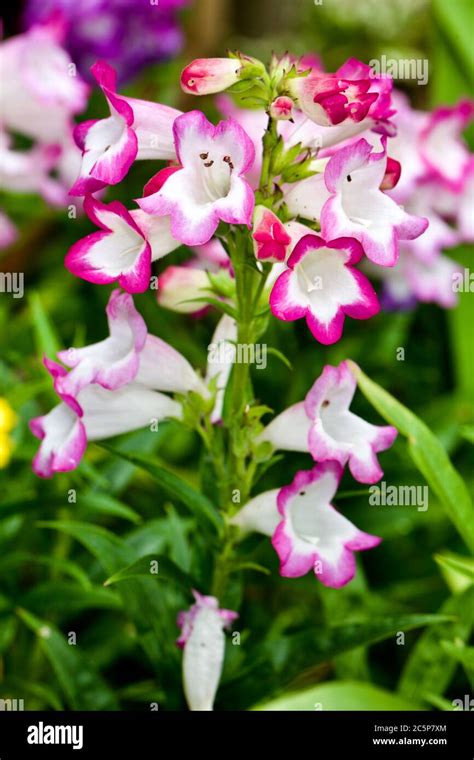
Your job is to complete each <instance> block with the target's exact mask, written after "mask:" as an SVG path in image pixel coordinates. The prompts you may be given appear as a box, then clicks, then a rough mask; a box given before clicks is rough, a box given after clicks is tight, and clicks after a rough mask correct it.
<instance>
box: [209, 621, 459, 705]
mask: <svg viewBox="0 0 474 760" xmlns="http://www.w3.org/2000/svg"><path fill="white" fill-rule="evenodd" d="M447 620H449V618H448V617H447V616H445V615H400V616H398V617H389V616H386V617H383V618H371V619H370V620H363V621H354V622H347V623H345V624H344V625H337V626H329V627H326V628H320V627H317V628H312V629H310V630H305V631H301V632H299V633H295V634H292V635H290V636H277V637H271V638H269V639H267V640H266V641H265V642H262V643H261V644H258V645H257V646H256V647H255V648H254V649H252V650H251V652H250V654H249V657H248V659H247V662H246V667H245V666H242V667H241V668H240V670H239V673H238V675H237V676H236V677H235V678H232V680H231V679H229V680H228V681H227V682H226V683H225V684H223V685H222V686H221V689H220V698H221V699H222V700H223V702H222V704H225V703H226V699H228V700H231V699H232V703H233V705H234V709H247V708H248V707H250V706H251V704H255V703H256V702H257V700H262V699H265V698H269V697H270V696H273V695H274V694H275V693H276V692H277V691H278V690H280V689H281V688H282V687H284V686H287V685H288V684H290V682H291V681H292V680H293V679H295V678H296V677H298V676H299V675H300V674H301V673H303V672H304V671H306V670H308V669H309V668H314V667H315V666H317V665H320V664H321V663H323V662H330V661H332V660H334V658H335V657H337V656H338V655H340V654H343V653H344V652H350V651H352V650H354V649H356V648H358V647H361V646H365V645H370V644H375V643H376V642H378V641H383V640H384V639H388V638H390V637H395V636H396V635H397V634H398V633H399V632H400V631H409V630H411V629H413V628H419V627H421V626H424V625H434V624H436V623H441V622H446V621H447ZM249 695H251V696H249ZM249 699H251V702H250V704H249V701H248V700H249Z"/></svg>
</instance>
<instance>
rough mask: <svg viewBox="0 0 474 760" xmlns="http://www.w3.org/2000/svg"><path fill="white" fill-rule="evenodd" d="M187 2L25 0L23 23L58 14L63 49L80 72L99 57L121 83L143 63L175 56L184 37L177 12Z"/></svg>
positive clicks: (30, 24)
mask: <svg viewBox="0 0 474 760" xmlns="http://www.w3.org/2000/svg"><path fill="white" fill-rule="evenodd" d="M189 3H190V0H83V1H82V2H80V3H78V2H76V0H43V2H42V3H41V4H39V3H38V2H36V0H27V3H26V9H25V13H24V16H23V22H24V27H25V28H26V29H28V28H30V27H31V26H32V25H34V24H37V23H39V22H44V21H45V20H47V19H48V18H49V17H50V16H51V15H52V14H55V13H59V14H61V15H62V17H63V18H64V22H65V24H66V28H67V32H66V41H65V47H66V48H67V49H68V51H69V52H70V54H71V56H72V58H73V60H74V61H75V63H76V65H77V66H78V68H79V70H80V72H81V74H83V75H84V76H85V77H86V78H89V79H90V74H89V68H90V66H91V65H92V64H93V63H94V61H95V60H97V59H98V58H104V59H105V60H107V61H108V63H110V64H112V65H113V66H114V67H115V68H116V69H117V72H118V77H119V80H120V81H121V82H124V81H126V80H128V79H131V78H132V77H133V76H134V75H135V74H137V73H138V72H139V71H140V70H141V69H142V68H143V67H144V66H146V65H147V64H150V63H156V62H157V61H162V60H164V59H167V58H171V57H173V56H174V55H176V54H177V53H178V52H179V51H180V50H181V46H182V41H183V35H182V31H181V28H180V26H179V23H178V19H177V13H176V12H177V10H178V9H179V8H182V7H183V6H185V5H188V4H189Z"/></svg>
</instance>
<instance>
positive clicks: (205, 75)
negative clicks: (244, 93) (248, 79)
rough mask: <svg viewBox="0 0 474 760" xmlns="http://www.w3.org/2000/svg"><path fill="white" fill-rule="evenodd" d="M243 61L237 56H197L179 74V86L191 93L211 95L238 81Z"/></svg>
mask: <svg viewBox="0 0 474 760" xmlns="http://www.w3.org/2000/svg"><path fill="white" fill-rule="evenodd" d="M242 67H243V63H242V61H241V60H240V59H238V58H197V59H196V60H194V61H191V63H190V64H188V66H186V68H185V69H183V72H182V74H181V87H182V89H183V90H184V92H188V93H190V94H191V95H211V94H212V93H214V92H222V90H227V88H228V87H231V86H232V85H233V84H235V83H236V82H238V81H239V77H240V72H241V70H242Z"/></svg>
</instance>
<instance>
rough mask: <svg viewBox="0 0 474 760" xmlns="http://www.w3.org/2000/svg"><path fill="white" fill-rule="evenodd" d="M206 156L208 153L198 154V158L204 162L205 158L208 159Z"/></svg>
mask: <svg viewBox="0 0 474 760" xmlns="http://www.w3.org/2000/svg"><path fill="white" fill-rule="evenodd" d="M208 155H209V153H200V154H199V158H202V160H203V161H205V160H206V158H207V157H208Z"/></svg>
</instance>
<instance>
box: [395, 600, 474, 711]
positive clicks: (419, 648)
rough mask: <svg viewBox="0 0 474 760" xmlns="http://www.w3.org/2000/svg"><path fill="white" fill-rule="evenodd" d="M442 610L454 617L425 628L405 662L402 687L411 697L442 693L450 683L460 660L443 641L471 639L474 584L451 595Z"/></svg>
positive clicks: (473, 617)
mask: <svg viewBox="0 0 474 760" xmlns="http://www.w3.org/2000/svg"><path fill="white" fill-rule="evenodd" d="M440 614H441V615H451V616H453V618H454V619H453V620H452V621H450V622H440V623H439V625H434V626H432V627H431V628H429V629H428V630H426V631H424V633H423V635H422V636H420V638H419V639H418V641H417V642H416V644H415V646H414V647H413V649H412V650H411V652H410V656H409V657H408V660H407V662H406V663H405V667H404V669H403V671H402V675H401V678H400V682H399V691H400V693H401V694H403V696H405V697H407V698H408V699H413V700H415V701H421V700H423V699H425V698H426V697H427V696H428V695H442V694H443V693H444V691H445V689H446V688H447V687H448V686H449V683H450V681H451V678H452V677H453V675H454V671H455V669H456V667H457V663H456V661H455V660H454V659H453V658H452V657H451V656H450V655H449V654H448V653H447V651H446V649H445V648H443V643H442V642H443V641H459V642H466V641H467V640H468V639H469V636H470V635H471V631H472V629H473V626H474V587H472V586H471V587H470V588H468V589H467V590H466V591H465V592H464V593H463V594H457V595H455V596H451V597H450V598H449V599H448V600H447V601H446V602H445V603H444V604H443V606H442V607H441V609H440Z"/></svg>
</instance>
